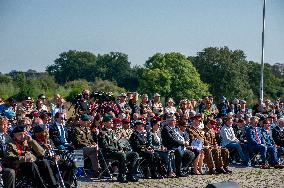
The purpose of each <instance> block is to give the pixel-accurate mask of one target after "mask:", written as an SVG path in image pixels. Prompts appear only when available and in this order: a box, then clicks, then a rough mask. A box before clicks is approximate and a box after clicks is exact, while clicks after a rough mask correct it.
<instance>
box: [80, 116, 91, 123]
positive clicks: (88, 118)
mask: <svg viewBox="0 0 284 188" xmlns="http://www.w3.org/2000/svg"><path fill="white" fill-rule="evenodd" d="M80 119H81V120H82V121H90V119H91V117H90V116H89V115H88V114H82V115H81V117H80Z"/></svg>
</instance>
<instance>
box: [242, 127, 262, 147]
mask: <svg viewBox="0 0 284 188" xmlns="http://www.w3.org/2000/svg"><path fill="white" fill-rule="evenodd" d="M257 131H258V137H259V139H260V141H261V143H260V144H265V140H264V137H263V135H262V131H261V128H260V127H257ZM246 138H247V141H248V144H252V145H258V144H259V143H258V142H257V139H256V132H255V129H254V127H252V126H251V125H250V126H249V127H248V128H247V129H246Z"/></svg>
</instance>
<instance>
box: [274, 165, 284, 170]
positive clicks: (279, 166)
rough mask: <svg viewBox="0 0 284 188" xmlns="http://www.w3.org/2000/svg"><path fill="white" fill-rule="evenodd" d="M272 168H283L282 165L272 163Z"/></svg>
mask: <svg viewBox="0 0 284 188" xmlns="http://www.w3.org/2000/svg"><path fill="white" fill-rule="evenodd" d="M274 168H276V169H283V168H284V165H281V164H276V165H274Z"/></svg>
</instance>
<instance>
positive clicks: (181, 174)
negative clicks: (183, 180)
mask: <svg viewBox="0 0 284 188" xmlns="http://www.w3.org/2000/svg"><path fill="white" fill-rule="evenodd" d="M176 177H187V174H184V173H181V172H177V173H176Z"/></svg>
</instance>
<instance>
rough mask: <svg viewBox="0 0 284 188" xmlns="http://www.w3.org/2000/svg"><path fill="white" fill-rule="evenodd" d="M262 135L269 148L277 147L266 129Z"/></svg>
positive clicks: (262, 130) (262, 131)
mask: <svg viewBox="0 0 284 188" xmlns="http://www.w3.org/2000/svg"><path fill="white" fill-rule="evenodd" d="M261 133H262V136H263V137H264V140H265V144H266V145H267V146H274V145H275V142H274V140H273V138H272V137H271V136H270V134H269V133H267V131H266V130H265V129H264V128H262V129H261Z"/></svg>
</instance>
